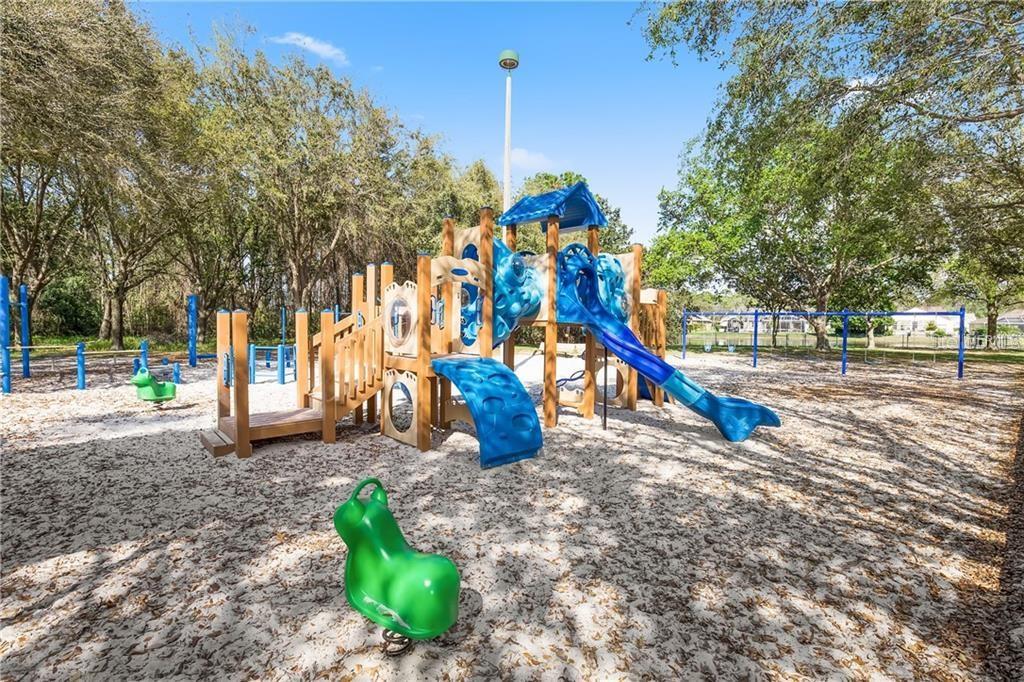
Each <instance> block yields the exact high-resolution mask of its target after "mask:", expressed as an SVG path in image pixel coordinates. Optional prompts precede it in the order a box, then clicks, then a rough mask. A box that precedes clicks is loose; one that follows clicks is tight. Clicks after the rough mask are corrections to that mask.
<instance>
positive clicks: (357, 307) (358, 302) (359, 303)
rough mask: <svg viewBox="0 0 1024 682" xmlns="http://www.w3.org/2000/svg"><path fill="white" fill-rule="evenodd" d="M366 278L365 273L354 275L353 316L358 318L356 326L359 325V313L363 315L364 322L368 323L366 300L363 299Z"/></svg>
mask: <svg viewBox="0 0 1024 682" xmlns="http://www.w3.org/2000/svg"><path fill="white" fill-rule="evenodd" d="M364 283H365V277H364V275H363V273H361V272H357V273H355V274H354V275H352V314H353V315H355V316H356V320H357V322H356V325H357V326H358V325H359V322H358V318H359V313H362V314H363V322H364V323H365V322H366V309H365V306H366V300H365V299H364V298H363V297H364V294H363V285H364Z"/></svg>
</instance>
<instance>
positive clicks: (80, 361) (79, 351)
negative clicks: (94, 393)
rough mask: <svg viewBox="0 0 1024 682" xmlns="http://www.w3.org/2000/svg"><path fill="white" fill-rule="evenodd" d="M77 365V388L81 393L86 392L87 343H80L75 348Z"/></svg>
mask: <svg viewBox="0 0 1024 682" xmlns="http://www.w3.org/2000/svg"><path fill="white" fill-rule="evenodd" d="M75 365H76V367H77V370H78V381H77V383H76V386H75V387H76V388H77V389H78V390H79V391H84V390H85V341H79V342H78V345H77V346H75Z"/></svg>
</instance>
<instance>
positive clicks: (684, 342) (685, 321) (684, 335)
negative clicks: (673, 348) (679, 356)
mask: <svg viewBox="0 0 1024 682" xmlns="http://www.w3.org/2000/svg"><path fill="white" fill-rule="evenodd" d="M688 316H689V313H688V312H687V311H686V308H683V360H685V359H686V323H687V317H688Z"/></svg>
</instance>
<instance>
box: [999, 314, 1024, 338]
mask: <svg viewBox="0 0 1024 682" xmlns="http://www.w3.org/2000/svg"><path fill="white" fill-rule="evenodd" d="M996 324H998V325H1000V326H1003V325H1006V326H1007V327H1016V328H1017V330H1018V331H1020V332H1022V333H1024V308H1018V309H1017V310H1007V311H1006V312H1005V313H1003V314H1002V315H1000V316H999V317H998V318H996Z"/></svg>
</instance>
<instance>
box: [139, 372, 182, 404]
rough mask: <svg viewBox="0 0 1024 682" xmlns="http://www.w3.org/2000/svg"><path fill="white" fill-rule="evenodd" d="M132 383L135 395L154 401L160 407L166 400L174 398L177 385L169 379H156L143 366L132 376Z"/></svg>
mask: <svg viewBox="0 0 1024 682" xmlns="http://www.w3.org/2000/svg"><path fill="white" fill-rule="evenodd" d="M132 385H133V386H135V395H136V396H138V398H139V399H140V400H145V401H147V402H151V403H156V406H157V407H160V405H161V404H162V403H165V402H167V401H168V400H174V396H175V395H176V394H177V389H178V387H177V386H175V385H174V383H173V382H170V381H157V380H156V378H155V377H154V376H153V375H152V374H150V373H149V370H148V369H146V368H145V367H142V368H140V369H139V371H138V372H136V373H135V376H133V377H132Z"/></svg>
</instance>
